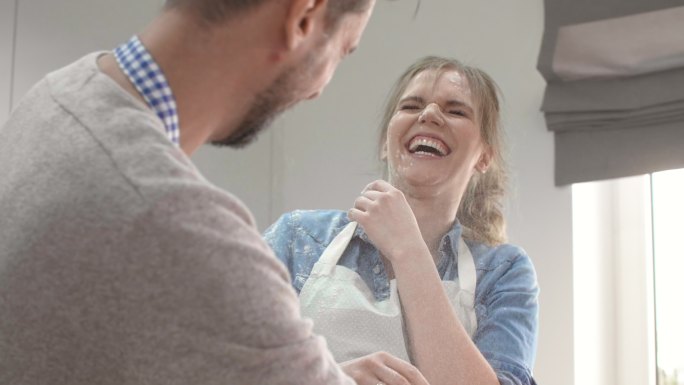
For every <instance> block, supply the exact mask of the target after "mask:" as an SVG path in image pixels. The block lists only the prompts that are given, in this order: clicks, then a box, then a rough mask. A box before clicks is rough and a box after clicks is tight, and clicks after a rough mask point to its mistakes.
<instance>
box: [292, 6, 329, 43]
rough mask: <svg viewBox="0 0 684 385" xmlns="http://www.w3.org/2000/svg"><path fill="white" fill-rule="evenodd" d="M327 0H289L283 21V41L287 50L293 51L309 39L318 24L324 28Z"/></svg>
mask: <svg viewBox="0 0 684 385" xmlns="http://www.w3.org/2000/svg"><path fill="white" fill-rule="evenodd" d="M327 6H328V0H289V6H288V9H287V15H286V20H285V39H286V40H285V41H286V44H287V48H288V49H289V50H295V49H296V48H297V47H299V45H300V44H302V43H303V42H304V41H306V39H307V38H309V37H311V36H312V35H313V33H314V31H315V30H316V27H317V23H320V24H321V25H320V28H321V30H322V29H323V28H324V27H325V26H324V25H323V24H324V23H325V13H326V10H327Z"/></svg>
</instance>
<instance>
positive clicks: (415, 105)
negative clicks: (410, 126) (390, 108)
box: [399, 104, 422, 111]
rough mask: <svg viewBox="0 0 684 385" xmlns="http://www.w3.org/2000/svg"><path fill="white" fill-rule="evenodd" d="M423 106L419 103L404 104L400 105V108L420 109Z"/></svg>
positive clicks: (407, 109) (402, 109)
mask: <svg viewBox="0 0 684 385" xmlns="http://www.w3.org/2000/svg"><path fill="white" fill-rule="evenodd" d="M421 108H422V107H421V106H419V105H417V104H402V105H400V106H399V110H401V111H418V110H420V109H421Z"/></svg>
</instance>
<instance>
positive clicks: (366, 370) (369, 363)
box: [340, 352, 429, 385]
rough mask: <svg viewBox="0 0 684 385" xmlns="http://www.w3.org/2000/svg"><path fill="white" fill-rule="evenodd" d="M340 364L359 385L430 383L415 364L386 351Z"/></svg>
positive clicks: (414, 384) (420, 384)
mask: <svg viewBox="0 0 684 385" xmlns="http://www.w3.org/2000/svg"><path fill="white" fill-rule="evenodd" d="M340 366H341V367H342V370H343V371H344V372H345V373H346V374H347V375H348V376H350V377H351V378H353V379H354V381H356V383H357V384H358V385H378V384H385V385H429V384H428V382H427V380H426V379H425V377H423V375H422V374H421V373H420V371H419V370H418V369H417V368H416V367H415V366H413V365H411V364H410V363H408V362H406V361H404V360H402V359H399V358H397V357H395V356H393V355H391V354H389V353H385V352H376V353H373V354H369V355H367V356H363V357H360V358H357V359H355V360H351V361H347V362H343V363H342V364H340Z"/></svg>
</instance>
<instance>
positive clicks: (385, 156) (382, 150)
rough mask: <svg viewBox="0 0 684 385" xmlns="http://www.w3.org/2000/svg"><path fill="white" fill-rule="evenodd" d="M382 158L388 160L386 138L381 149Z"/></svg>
mask: <svg viewBox="0 0 684 385" xmlns="http://www.w3.org/2000/svg"><path fill="white" fill-rule="evenodd" d="M380 160H382V161H385V162H386V161H387V140H385V142H384V143H383V144H382V148H381V149H380Z"/></svg>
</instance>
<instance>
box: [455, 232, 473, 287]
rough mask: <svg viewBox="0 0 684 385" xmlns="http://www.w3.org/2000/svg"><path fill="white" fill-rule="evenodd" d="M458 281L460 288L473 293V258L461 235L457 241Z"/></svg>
mask: <svg viewBox="0 0 684 385" xmlns="http://www.w3.org/2000/svg"><path fill="white" fill-rule="evenodd" d="M458 282H459V286H460V288H461V290H464V291H466V292H468V293H471V294H472V295H473V296H474V295H475V286H476V285H477V272H476V270H475V260H474V259H473V255H472V254H471V253H470V248H468V245H466V243H465V241H464V240H463V237H462V236H461V237H460V239H459V242H458Z"/></svg>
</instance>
